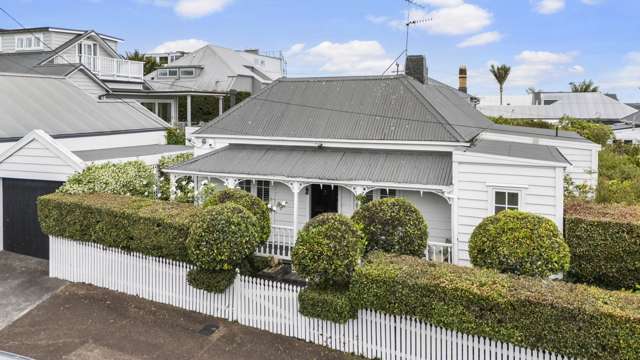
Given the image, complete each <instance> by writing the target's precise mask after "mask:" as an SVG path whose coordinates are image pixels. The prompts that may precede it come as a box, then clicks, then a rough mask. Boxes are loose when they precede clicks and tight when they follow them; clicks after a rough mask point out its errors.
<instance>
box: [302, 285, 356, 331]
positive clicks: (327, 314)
mask: <svg viewBox="0 0 640 360" xmlns="http://www.w3.org/2000/svg"><path fill="white" fill-rule="evenodd" d="M298 302H299V304H300V313H301V314H302V315H304V316H308V317H312V318H318V319H322V320H329V321H333V322H335V323H340V324H342V323H345V322H347V321H348V320H349V319H354V318H356V316H357V314H358V310H357V309H356V308H354V307H353V306H352V305H351V301H350V299H349V294H348V293H347V292H343V291H334V290H323V289H318V288H314V287H307V288H304V289H302V291H300V293H299V294H298Z"/></svg>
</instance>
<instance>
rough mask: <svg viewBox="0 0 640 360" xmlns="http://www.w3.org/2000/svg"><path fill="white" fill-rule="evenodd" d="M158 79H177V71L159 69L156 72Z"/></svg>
mask: <svg viewBox="0 0 640 360" xmlns="http://www.w3.org/2000/svg"><path fill="white" fill-rule="evenodd" d="M158 77H161V78H169V77H178V69H160V70H158Z"/></svg>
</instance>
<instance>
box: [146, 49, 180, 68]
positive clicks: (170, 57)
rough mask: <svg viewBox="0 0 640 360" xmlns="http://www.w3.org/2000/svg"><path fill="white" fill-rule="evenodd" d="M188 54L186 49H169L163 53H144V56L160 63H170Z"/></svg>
mask: <svg viewBox="0 0 640 360" xmlns="http://www.w3.org/2000/svg"><path fill="white" fill-rule="evenodd" d="M186 54H188V52H186V51H171V52H165V53H145V54H144V57H145V58H150V59H153V60H155V61H156V62H157V63H158V64H160V65H163V66H164V65H171V64H173V62H174V61H176V60H178V59H180V58H181V57H183V56H185V55H186Z"/></svg>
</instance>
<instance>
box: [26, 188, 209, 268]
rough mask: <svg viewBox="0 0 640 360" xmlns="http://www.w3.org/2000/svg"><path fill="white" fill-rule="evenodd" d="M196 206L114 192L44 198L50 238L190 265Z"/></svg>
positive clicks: (42, 215)
mask: <svg viewBox="0 0 640 360" xmlns="http://www.w3.org/2000/svg"><path fill="white" fill-rule="evenodd" d="M199 214H200V210H199V209H198V208H196V207H194V206H193V205H189V204H178V203H170V202H166V201H157V200H152V199H144V198H137V197H131V196H122V195H112V194H81V195H66V194H60V193H55V194H50V195H46V196H41V197H40V198H38V219H39V221H40V227H41V228H42V231H43V232H44V233H45V234H48V235H53V236H60V237H64V238H68V239H73V240H78V241H86V242H93V243H97V244H100V245H104V246H108V247H114V248H118V249H122V250H126V251H133V252H138V253H142V254H145V255H149V256H157V257H163V258H167V259H172V260H177V261H188V260H189V257H188V254H187V248H186V245H185V242H186V239H187V237H188V236H189V228H190V222H191V220H192V219H194V218H197V217H199Z"/></svg>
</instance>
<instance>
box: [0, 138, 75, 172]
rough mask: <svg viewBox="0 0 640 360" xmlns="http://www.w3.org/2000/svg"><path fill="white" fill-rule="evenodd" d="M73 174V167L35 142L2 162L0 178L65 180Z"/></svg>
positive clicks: (0, 163) (0, 164)
mask: <svg viewBox="0 0 640 360" xmlns="http://www.w3.org/2000/svg"><path fill="white" fill-rule="evenodd" d="M73 173H75V169H74V168H73V167H72V166H71V165H69V164H68V163H66V162H65V161H63V160H62V159H60V157H59V156H58V155H57V154H55V153H53V152H52V151H51V150H49V149H48V148H47V147H45V146H44V145H42V144H41V143H39V142H38V141H35V140H32V141H31V142H29V143H28V144H27V145H25V146H24V147H22V148H21V149H20V150H18V151H16V152H15V153H14V154H12V155H11V156H10V157H8V158H7V159H5V160H4V161H2V162H0V174H1V175H0V176H2V177H8V178H18V179H24V178H26V179H43V180H53V179H57V180H65V179H66V178H67V177H69V176H70V175H72V174H73Z"/></svg>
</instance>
